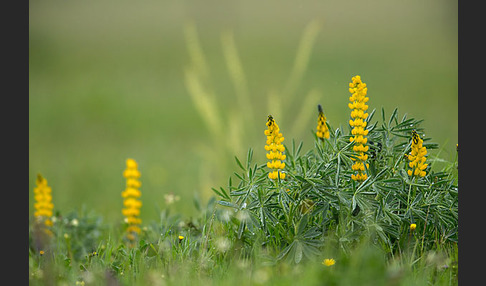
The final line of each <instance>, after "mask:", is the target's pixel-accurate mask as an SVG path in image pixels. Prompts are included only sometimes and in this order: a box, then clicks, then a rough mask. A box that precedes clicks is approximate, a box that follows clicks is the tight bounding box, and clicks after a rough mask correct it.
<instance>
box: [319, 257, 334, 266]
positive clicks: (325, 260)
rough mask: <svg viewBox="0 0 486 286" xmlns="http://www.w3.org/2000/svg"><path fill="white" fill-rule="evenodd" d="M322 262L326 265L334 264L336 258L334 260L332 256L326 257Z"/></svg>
mask: <svg viewBox="0 0 486 286" xmlns="http://www.w3.org/2000/svg"><path fill="white" fill-rule="evenodd" d="M322 264H323V265H326V266H332V265H334V264H336V260H334V259H332V258H326V259H324V261H322Z"/></svg>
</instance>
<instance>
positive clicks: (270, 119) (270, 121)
mask: <svg viewBox="0 0 486 286" xmlns="http://www.w3.org/2000/svg"><path fill="white" fill-rule="evenodd" d="M272 124H273V116H272V115H271V114H269V115H268V126H272Z"/></svg>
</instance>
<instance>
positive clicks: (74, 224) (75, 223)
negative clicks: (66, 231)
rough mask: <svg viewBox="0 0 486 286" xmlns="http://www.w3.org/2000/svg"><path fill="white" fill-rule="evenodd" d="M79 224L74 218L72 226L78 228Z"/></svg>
mask: <svg viewBox="0 0 486 286" xmlns="http://www.w3.org/2000/svg"><path fill="white" fill-rule="evenodd" d="M78 224H79V222H78V220H77V219H75V218H73V220H72V221H71V225H72V226H78Z"/></svg>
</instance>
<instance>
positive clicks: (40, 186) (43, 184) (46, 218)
mask: <svg viewBox="0 0 486 286" xmlns="http://www.w3.org/2000/svg"><path fill="white" fill-rule="evenodd" d="M36 185H37V187H36V188H34V199H35V201H36V203H35V204H34V208H35V213H34V216H35V218H36V219H37V220H38V221H39V222H44V224H45V225H46V226H52V221H51V219H50V217H52V209H53V208H54V204H53V203H52V195H51V187H49V186H48V185H47V180H46V179H45V178H44V177H42V175H41V174H37V180H36Z"/></svg>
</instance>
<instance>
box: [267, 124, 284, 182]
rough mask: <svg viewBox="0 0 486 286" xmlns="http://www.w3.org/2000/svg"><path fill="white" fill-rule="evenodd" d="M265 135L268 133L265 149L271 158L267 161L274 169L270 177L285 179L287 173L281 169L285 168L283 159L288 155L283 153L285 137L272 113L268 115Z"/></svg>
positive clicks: (268, 157)
mask: <svg viewBox="0 0 486 286" xmlns="http://www.w3.org/2000/svg"><path fill="white" fill-rule="evenodd" d="M265 135H267V144H266V145H265V150H266V151H268V153H267V159H268V160H270V161H269V162H268V163H267V167H268V168H270V169H272V170H273V171H271V172H270V173H268V177H269V178H270V179H274V180H275V179H277V178H280V179H282V180H283V179H285V173H282V172H281V170H282V169H283V168H285V163H284V162H282V161H283V160H285V158H286V156H285V154H283V152H284V151H285V147H284V145H283V144H282V142H283V141H284V139H285V138H284V137H283V136H282V133H280V128H279V127H278V125H277V123H276V122H275V120H274V119H273V117H272V115H268V120H267V130H265Z"/></svg>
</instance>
